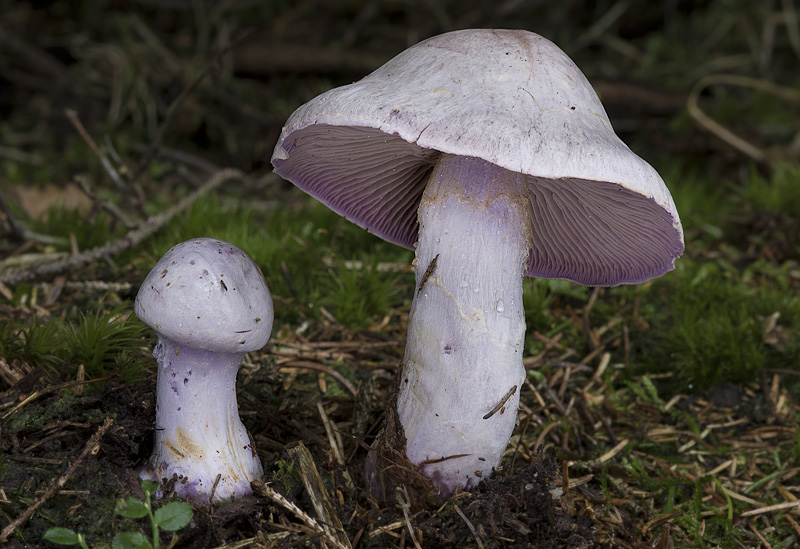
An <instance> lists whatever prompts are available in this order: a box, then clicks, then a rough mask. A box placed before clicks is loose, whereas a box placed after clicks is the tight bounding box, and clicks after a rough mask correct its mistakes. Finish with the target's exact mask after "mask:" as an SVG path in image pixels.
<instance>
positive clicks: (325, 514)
mask: <svg viewBox="0 0 800 549" xmlns="http://www.w3.org/2000/svg"><path fill="white" fill-rule="evenodd" d="M286 453H287V454H288V455H289V458H290V459H291V460H292V461H293V462H294V463H295V465H296V466H297V469H298V471H299V473H300V478H301V479H302V481H303V486H305V489H306V493H308V496H309V498H310V499H311V504H312V505H313V506H314V510H315V511H316V512H317V516H318V517H319V519H320V520H321V521H322V526H321V527H322V528H323V529H324V530H325V532H326V533H327V535H328V536H331V537H335V538H336V539H337V540H338V542H339V543H340V544H341V545H342V546H343V547H348V548H349V547H350V540H349V539H348V538H347V536H346V535H345V534H344V530H343V529H342V521H341V520H340V519H339V516H338V515H337V514H336V507H335V505H334V504H333V502H332V501H331V498H330V496H329V495H328V491H327V490H326V489H325V485H324V484H323V482H322V478H321V477H320V476H319V472H318V471H317V466H316V464H315V463H314V458H312V457H311V452H309V451H308V448H306V446H305V444H303V443H302V442H299V443H298V444H297V445H295V446H293V447H292V448H289V449H287V450H286Z"/></svg>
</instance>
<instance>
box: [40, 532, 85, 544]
mask: <svg viewBox="0 0 800 549" xmlns="http://www.w3.org/2000/svg"><path fill="white" fill-rule="evenodd" d="M43 539H45V540H47V541H51V542H53V543H55V544H58V545H78V543H79V542H78V534H76V533H75V532H73V531H72V530H70V529H69V528H50V529H49V530H48V531H47V532H45V533H44V538H43Z"/></svg>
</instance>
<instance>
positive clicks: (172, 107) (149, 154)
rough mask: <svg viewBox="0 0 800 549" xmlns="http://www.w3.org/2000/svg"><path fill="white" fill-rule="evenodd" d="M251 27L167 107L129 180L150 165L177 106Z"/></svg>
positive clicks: (170, 123)
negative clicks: (151, 140)
mask: <svg viewBox="0 0 800 549" xmlns="http://www.w3.org/2000/svg"><path fill="white" fill-rule="evenodd" d="M251 32H252V29H250V30H247V31H245V32H243V33H242V34H240V35H239V36H238V37H237V38H236V39H235V40H233V41H232V42H231V43H230V44H228V45H227V46H226V47H225V48H223V49H222V50H220V51H219V52H218V53H217V54H216V55H215V56H214V58H213V59H212V60H211V61H210V62H209V63H208V64H207V65H206V67H205V68H204V69H203V71H202V72H201V73H200V74H199V75H197V77H195V79H194V80H193V81H192V82H191V83H190V84H189V85H188V86H187V87H186V88H184V90H183V91H182V92H181V94H180V95H179V96H178V97H176V98H175V100H174V101H173V102H172V103H171V104H170V106H169V107H167V112H166V114H165V115H164V120H163V121H162V123H161V126H160V127H159V128H158V132H157V133H156V137H155V139H153V142H152V143H151V144H150V147H149V149H148V150H147V152H146V153H145V155H144V158H142V160H141V161H140V162H139V166H138V167H137V168H136V170H135V171H134V172H133V175H131V182H133V183H136V182H137V181H138V180H139V178H140V177H141V176H142V174H143V173H144V171H145V170H146V169H147V167H148V166H149V165H150V162H152V161H153V159H154V158H155V157H156V155H157V154H158V151H159V149H160V148H161V144H162V142H163V141H164V135H165V134H166V132H167V129H169V127H170V126H171V125H172V119H173V118H174V116H175V113H176V112H177V111H178V107H179V106H180V105H181V103H183V101H184V100H185V99H186V98H187V97H189V95H191V94H192V92H194V90H195V89H197V87H198V86H199V85H200V83H201V82H202V81H203V80H204V79H205V78H206V76H208V74H209V73H210V72H211V68H212V67H213V66H214V65H215V63H216V61H217V60H218V59H220V58H221V57H222V56H223V55H225V54H227V53H228V51H230V50H231V49H232V48H233V47H235V46H237V45H238V44H239V43H240V42H241V41H242V40H244V39H245V38H247V36H249V35H250V33H251Z"/></svg>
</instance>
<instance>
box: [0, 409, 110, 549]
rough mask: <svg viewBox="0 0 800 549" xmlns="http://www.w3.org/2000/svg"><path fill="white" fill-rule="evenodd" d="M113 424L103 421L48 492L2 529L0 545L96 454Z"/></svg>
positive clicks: (107, 419) (108, 419)
mask: <svg viewBox="0 0 800 549" xmlns="http://www.w3.org/2000/svg"><path fill="white" fill-rule="evenodd" d="M113 424H114V419H113V418H110V417H107V418H106V419H105V421H104V422H103V424H102V425H101V426H100V428H99V429H98V430H97V432H95V434H94V435H92V438H90V439H89V442H87V443H86V446H85V447H84V449H83V451H82V452H81V453H80V455H79V456H78V459H76V460H75V461H74V462H73V464H72V465H70V467H69V469H67V471H66V472H65V473H64V474H63V475H61V476H60V477H58V479H57V480H56V481H55V482H54V483H53V485H52V486H50V488H48V490H47V491H46V492H45V493H44V494H43V495H42V497H40V498H39V499H37V500H36V501H35V502H34V504H33V505H31V506H30V507H28V508H27V509H25V511H23V512H22V514H21V515H20V516H18V517H17V518H16V519H15V520H14V521H13V522H11V524H9V525H8V526H6V527H5V528H3V531H2V532H0V543H3V542H5V541H6V540H7V539H8V537H9V536H10V535H11V534H13V533H14V531H15V530H16V529H17V528H19V527H20V526H22V525H23V524H25V521H27V520H28V519H29V518H30V517H31V515H33V513H35V512H36V510H37V509H38V508H39V507H41V506H42V505H44V504H45V503H46V502H47V500H49V499H50V498H51V497H53V496H54V495H55V494H56V492H58V491H59V490H60V489H61V488H63V487H64V485H65V484H66V483H67V481H68V480H69V478H70V477H71V476H72V474H73V473H74V472H75V471H77V470H78V467H79V466H80V465H81V463H83V461H84V460H85V459H86V457H87V456H88V455H89V454H95V453H97V450H98V444H99V443H100V439H101V438H103V436H104V435H105V434H106V433H107V432H108V430H109V429H110V428H111V426H112V425H113Z"/></svg>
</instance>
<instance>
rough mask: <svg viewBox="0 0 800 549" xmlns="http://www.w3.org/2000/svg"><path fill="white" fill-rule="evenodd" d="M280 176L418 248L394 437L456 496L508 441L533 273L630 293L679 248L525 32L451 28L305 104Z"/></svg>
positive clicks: (548, 48)
mask: <svg viewBox="0 0 800 549" xmlns="http://www.w3.org/2000/svg"><path fill="white" fill-rule="evenodd" d="M272 163H273V165H274V167H275V171H276V172H277V173H278V174H279V175H281V176H282V177H283V178H285V179H288V180H289V181H291V182H293V183H294V184H295V185H297V186H298V187H300V188H301V189H303V190H304V191H305V192H307V193H309V194H310V195H311V196H313V197H315V198H317V199H319V200H320V201H322V202H323V203H325V204H327V205H328V206H329V207H330V208H331V209H333V210H334V211H336V212H338V213H340V214H342V215H344V216H345V217H346V218H347V219H349V220H351V221H353V222H354V223H356V224H358V225H360V226H362V227H364V228H366V229H368V230H369V231H370V232H373V233H374V234H376V235H378V236H380V237H381V238H383V239H385V240H387V241H390V242H394V243H396V244H399V245H401V246H405V247H407V248H413V247H415V248H416V257H415V259H414V262H413V265H414V268H415V276H416V289H415V292H414V296H413V302H412V304H411V311H410V313H409V320H408V336H407V341H406V348H405V355H404V358H403V362H402V365H401V368H402V370H401V373H400V375H399V380H400V381H399V392H398V394H397V397H396V414H397V418H398V419H399V423H400V426H401V427H402V433H401V434H402V435H404V437H405V438H404V439H403V437H402V436H401V437H396V439H397V440H399V441H401V443H402V441H403V440H404V441H405V442H404V444H405V447H404V448H403V450H404V451H405V454H406V457H407V458H408V460H409V461H410V462H411V464H412V465H414V466H415V467H416V468H417V469H418V470H419V471H420V472H421V473H422V474H423V475H425V476H426V477H428V478H429V479H431V480H432V481H433V483H434V484H435V485H436V486H437V487H438V490H439V492H440V494H441V495H444V496H446V495H448V494H451V493H453V492H454V491H455V490H457V489H458V488H462V489H470V488H472V487H474V486H475V485H477V484H478V483H479V482H480V481H481V479H485V478H487V477H488V476H489V475H490V474H491V472H492V471H493V470H494V469H495V468H496V467H497V466H498V464H499V462H500V459H501V457H502V455H503V452H504V450H505V448H506V446H507V444H508V441H509V438H510V436H511V433H512V431H513V429H514V426H515V423H516V417H517V407H518V403H519V395H520V392H521V389H522V386H523V382H524V380H525V376H526V372H525V368H524V367H523V365H522V355H523V350H524V349H523V343H524V336H525V316H524V310H523V303H522V279H523V275H527V276H536V277H543V278H558V279H566V280H571V281H574V282H577V283H580V284H585V285H592V286H614V285H618V284H633V283H639V282H643V281H645V280H648V279H650V278H653V277H657V276H660V275H662V274H664V273H666V272H667V271H670V270H672V269H673V268H674V262H675V259H676V258H677V257H679V256H680V255H681V253H682V252H683V230H682V228H681V223H680V220H679V217H678V213H677V211H676V209H675V204H674V203H673V200H672V197H671V196H670V194H669V191H668V190H667V188H666V186H665V185H664V182H663V181H662V180H661V178H660V177H659V175H658V173H656V171H655V170H654V169H653V168H652V167H651V166H650V165H649V164H647V163H646V162H645V161H644V160H642V159H641V158H639V157H638V156H637V155H636V154H634V153H633V152H632V151H631V150H630V149H629V148H628V147H627V146H625V144H624V143H623V142H622V141H621V140H620V139H619V138H618V137H617V136H616V134H615V133H614V131H613V129H612V127H611V123H610V122H609V120H608V117H607V116H606V113H605V111H604V109H603V106H602V105H601V103H600V101H599V99H598V97H597V95H596V94H595V92H594V90H593V89H592V87H591V85H590V84H589V82H588V81H587V80H586V77H585V76H584V75H583V74H582V73H581V72H580V70H579V69H578V67H577V66H576V65H575V64H574V63H573V62H572V61H571V60H570V59H569V57H567V55H566V54H565V53H564V52H562V51H561V50H560V49H559V48H558V47H557V46H555V45H554V44H553V43H552V42H550V41H549V40H547V39H545V38H543V37H541V36H539V35H537V34H534V33H531V32H527V31H522V30H488V29H481V30H462V31H455V32H450V33H447V34H443V35H440V36H436V37H433V38H430V39H428V40H425V41H423V42H421V43H419V44H417V45H415V46H413V47H411V48H409V49H408V50H406V51H404V52H402V53H400V54H399V55H397V56H396V57H395V58H394V59H392V60H390V61H388V62H387V63H386V64H385V65H383V66H382V67H380V68H379V69H377V70H376V71H375V72H373V73H372V74H370V75H368V76H367V77H365V78H364V79H362V80H360V81H358V82H356V83H354V84H350V85H347V86H343V87H340V88H336V89H333V90H330V91H328V92H326V93H323V94H322V95H320V96H318V97H316V98H315V99H313V100H311V101H310V102H308V103H306V104H305V105H303V106H301V107H300V108H298V109H297V110H296V111H295V112H294V114H292V116H291V117H290V118H289V120H288V121H287V122H286V125H285V127H284V128H283V131H282V133H281V136H280V140H279V142H278V144H277V145H276V147H275V151H274V154H273V156H272ZM393 412H394V410H389V413H393Z"/></svg>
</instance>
